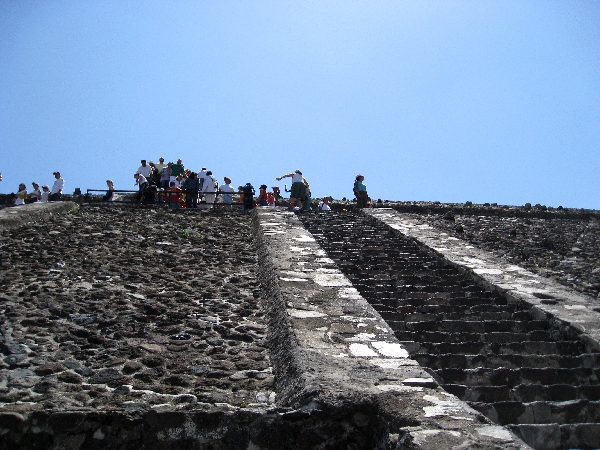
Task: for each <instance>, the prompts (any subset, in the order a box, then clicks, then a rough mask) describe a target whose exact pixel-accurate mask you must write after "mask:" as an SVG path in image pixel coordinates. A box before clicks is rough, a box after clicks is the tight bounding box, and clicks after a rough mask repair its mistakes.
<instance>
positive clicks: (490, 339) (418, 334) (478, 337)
mask: <svg viewBox="0 0 600 450" xmlns="http://www.w3.org/2000/svg"><path fill="white" fill-rule="evenodd" d="M388 323H389V322H388ZM390 326H391V327H392V330H394V326H397V324H395V323H394V322H392V323H391V324H390ZM394 332H395V333H396V337H397V338H398V339H399V340H401V341H417V342H428V343H433V344H436V343H445V342H449V343H460V342H463V343H468V342H474V343H477V342H483V343H490V344H491V343H497V344H499V345H501V346H507V345H511V344H515V343H521V342H523V341H533V342H549V341H554V340H555V339H554V336H553V334H552V332H550V331H544V330H535V331H530V332H527V333H518V332H493V333H483V332H480V333H477V332H472V333H469V332H444V331H410V330H406V329H405V330H394ZM477 353H479V352H477Z"/></svg>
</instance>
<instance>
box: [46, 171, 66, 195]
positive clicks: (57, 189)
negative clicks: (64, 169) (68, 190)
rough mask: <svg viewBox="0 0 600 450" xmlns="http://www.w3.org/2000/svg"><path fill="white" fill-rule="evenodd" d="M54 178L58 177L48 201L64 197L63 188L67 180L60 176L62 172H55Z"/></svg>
mask: <svg viewBox="0 0 600 450" xmlns="http://www.w3.org/2000/svg"><path fill="white" fill-rule="evenodd" d="M54 178H56V180H55V181H54V184H53V185H52V190H51V191H50V197H48V201H51V202H59V201H60V199H61V198H62V193H63V189H64V188H65V180H64V179H63V177H61V176H60V172H54Z"/></svg>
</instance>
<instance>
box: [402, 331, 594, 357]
mask: <svg viewBox="0 0 600 450" xmlns="http://www.w3.org/2000/svg"><path fill="white" fill-rule="evenodd" d="M396 336H398V333H396ZM411 337H412V336H411ZM398 340H400V341H401V342H402V344H403V345H404V346H405V348H406V349H407V350H408V352H409V353H411V354H413V353H431V354H434V355H443V354H447V353H451V354H471V355H473V354H497V355H507V354H509V355H510V354H515V353H516V354H530V355H548V354H550V355H553V354H558V355H578V354H581V353H586V348H585V344H584V343H583V342H581V341H556V342H539V341H522V342H512V343H508V344H499V343H489V342H427V341H415V340H412V339H411V340H406V339H398Z"/></svg>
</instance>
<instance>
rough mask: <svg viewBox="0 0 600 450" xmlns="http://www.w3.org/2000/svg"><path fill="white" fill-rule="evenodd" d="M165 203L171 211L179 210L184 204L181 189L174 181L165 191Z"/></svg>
mask: <svg viewBox="0 0 600 450" xmlns="http://www.w3.org/2000/svg"><path fill="white" fill-rule="evenodd" d="M165 202H166V203H167V204H168V205H169V208H171V209H178V208H179V207H180V206H181V203H183V199H182V192H181V188H180V187H179V186H177V185H176V184H175V182H174V181H171V182H170V183H169V187H168V188H167V189H165Z"/></svg>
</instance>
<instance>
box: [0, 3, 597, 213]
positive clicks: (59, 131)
mask: <svg viewBox="0 0 600 450" xmlns="http://www.w3.org/2000/svg"><path fill="white" fill-rule="evenodd" d="M0 23H1V24H2V26H1V27H0V155H2V158H1V160H2V163H1V164H0V172H2V174H3V178H4V181H2V182H0V192H4V193H8V192H12V191H16V190H17V188H18V184H19V183H20V182H25V183H26V184H27V185H28V186H30V184H31V181H38V182H40V183H45V184H51V182H52V181H53V176H52V172H54V171H55V170H59V171H60V172H61V173H62V174H63V177H64V178H65V180H66V188H65V190H66V192H72V191H73V189H74V188H75V187H79V188H81V189H82V190H85V189H103V188H104V186H105V180H106V179H107V178H110V179H112V180H113V181H114V182H115V186H116V188H117V189H130V188H133V182H134V180H133V173H134V172H135V171H136V170H137V167H138V166H139V163H140V160H141V159H142V158H145V159H148V160H154V161H157V160H158V157H159V156H164V157H165V158H166V160H167V161H176V160H177V159H178V158H182V159H183V163H184V165H185V166H186V167H189V168H190V169H192V170H199V169H200V168H201V167H203V166H205V167H207V168H208V169H210V170H212V171H213V173H214V174H215V175H216V176H217V177H218V178H219V180H222V178H223V176H228V177H230V178H232V180H233V184H234V185H235V186H237V185H241V184H245V183H246V182H251V183H253V184H254V185H255V186H259V185H260V184H263V183H265V184H267V185H269V186H275V185H279V186H281V187H282V190H283V184H284V183H283V182H277V181H276V180H275V178H276V177H277V176H281V175H283V174H285V173H288V172H291V171H293V170H295V169H296V168H300V169H302V171H303V172H304V175H305V177H306V179H307V180H308V181H309V183H310V184H311V187H312V191H313V197H321V196H323V195H331V196H333V197H334V198H337V199H339V198H342V197H344V196H345V197H352V191H351V189H352V188H351V187H352V183H353V181H354V178H355V176H356V174H357V173H362V174H363V175H364V176H365V184H366V185H367V187H368V191H369V194H370V196H371V197H373V198H375V199H377V198H381V199H390V200H414V201H420V200H423V201H442V202H465V201H468V200H470V201H473V202H475V203H484V202H490V203H493V202H496V203H499V204H505V205H522V204H524V203H526V202H530V203H532V204H536V203H541V204H544V205H547V206H555V207H556V206H559V205H562V206H564V207H579V208H594V209H600V183H599V182H598V168H599V166H600V164H599V163H600V126H599V125H600V76H599V75H600V2H597V1H576V0H568V1H552V0H548V1H541V0H536V1H527V0H515V1H502V0H498V1H474V0H473V1H466V0H465V1H460V0H459V1H451V2H449V1H417V0H414V1H412V0H411V1H400V0H396V1H367V0H365V1H326V0H316V1H175V0H171V1H166V0H165V1H148V0H144V1H126V0H119V1H110V0H102V1H95V0H85V1H83V0H80V1H52V0H44V1H27V0H3V1H2V2H0ZM288 187H289V183H288Z"/></svg>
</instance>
